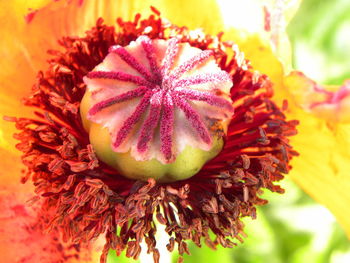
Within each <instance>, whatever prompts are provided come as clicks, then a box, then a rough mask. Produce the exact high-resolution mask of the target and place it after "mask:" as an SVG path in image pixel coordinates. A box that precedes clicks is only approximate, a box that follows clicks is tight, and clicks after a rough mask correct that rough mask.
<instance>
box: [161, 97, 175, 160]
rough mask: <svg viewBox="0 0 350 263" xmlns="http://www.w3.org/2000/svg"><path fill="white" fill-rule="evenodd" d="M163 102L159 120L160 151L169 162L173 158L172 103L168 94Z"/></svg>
mask: <svg viewBox="0 0 350 263" xmlns="http://www.w3.org/2000/svg"><path fill="white" fill-rule="evenodd" d="M163 101H164V103H163V112H162V118H161V120H160V141H161V148H160V151H161V153H162V154H163V155H164V157H165V159H166V160H171V158H172V156H173V152H172V147H173V129H174V103H173V100H172V98H171V96H170V95H169V93H167V94H166V95H165V96H164V100H163Z"/></svg>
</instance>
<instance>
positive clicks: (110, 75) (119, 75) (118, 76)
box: [86, 71, 152, 87]
mask: <svg viewBox="0 0 350 263" xmlns="http://www.w3.org/2000/svg"><path fill="white" fill-rule="evenodd" d="M86 76H87V77H88V78H90V79H94V78H97V79H115V80H120V81H126V82H132V83H135V84H137V85H140V86H147V87H150V86H152V83H150V82H149V81H147V80H145V79H144V78H142V77H139V76H134V75H130V74H128V73H125V72H112V71H92V72H89V73H88V74H87V75H86Z"/></svg>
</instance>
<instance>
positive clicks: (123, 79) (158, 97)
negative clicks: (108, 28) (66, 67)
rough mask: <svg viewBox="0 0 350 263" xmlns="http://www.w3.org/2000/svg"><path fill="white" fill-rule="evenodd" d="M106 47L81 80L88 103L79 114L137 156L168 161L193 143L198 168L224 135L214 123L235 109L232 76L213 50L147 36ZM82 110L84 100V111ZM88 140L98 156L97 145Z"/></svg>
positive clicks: (221, 122)
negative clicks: (97, 62)
mask: <svg viewBox="0 0 350 263" xmlns="http://www.w3.org/2000/svg"><path fill="white" fill-rule="evenodd" d="M109 51H110V53H109V54H108V55H107V57H106V58H105V60H104V61H103V62H102V63H101V64H100V65H98V66H97V67H96V68H95V69H94V70H93V71H92V72H90V73H88V74H87V76H86V77H85V78H84V81H85V83H86V85H87V94H88V95H86V96H89V101H90V102H89V103H88V104H89V105H88V106H87V108H88V110H87V113H82V118H83V120H84V122H85V123H87V122H88V123H90V122H92V123H95V124H99V128H98V129H101V128H107V130H108V133H109V136H110V137H111V143H110V144H111V148H112V150H113V152H115V153H126V152H130V156H131V157H132V158H134V159H135V160H136V161H139V162H143V161H151V160H153V159H155V160H157V161H158V162H160V163H161V164H163V165H166V164H171V163H174V162H176V160H177V158H178V156H179V155H180V154H181V153H183V152H184V151H185V150H186V148H188V147H190V148H192V149H195V151H196V152H197V153H196V154H197V155H198V154H199V155H200V156H201V157H200V158H199V159H201V161H200V162H201V164H200V165H197V164H196V165H195V166H198V167H199V168H200V167H201V166H202V165H203V164H204V163H205V162H206V161H207V160H208V158H209V159H211V158H212V157H213V156H212V154H209V156H208V152H209V153H210V152H211V150H213V149H215V155H216V154H217V153H218V149H217V148H218V147H216V146H217V145H216V144H217V143H218V142H219V143H220V144H221V145H222V141H221V139H222V138H221V137H222V132H221V135H220V136H218V128H217V127H221V129H222V127H223V126H225V127H227V124H228V123H229V120H230V119H231V117H232V114H233V106H232V101H231V99H230V96H229V92H230V88H231V87H232V81H231V78H230V76H229V74H228V73H226V72H225V71H223V70H221V69H220V68H219V67H218V65H217V64H216V63H215V60H214V59H213V57H212V55H213V54H212V51H209V50H205V51H202V50H200V49H198V48H194V47H191V46H190V45H189V44H188V43H180V41H179V39H178V38H172V39H170V40H160V39H156V40H151V39H149V38H148V37H146V36H140V37H139V38H138V39H137V40H136V41H133V42H131V43H130V44H129V45H128V46H127V47H121V46H112V47H111V48H110V50H109ZM83 101H84V99H83ZM84 107H86V103H84V102H83V103H82V110H81V112H85V110H84ZM90 124H91V123H90ZM90 124H89V125H88V126H91V125H90ZM218 124H219V125H218ZM93 127H96V126H93ZM214 127H216V128H214ZM87 129H88V130H89V129H90V127H88V128H87ZM93 129H95V128H93ZM225 129H226V128H225ZM93 133H94V132H93ZM95 135H97V136H101V134H96V133H95ZM90 140H91V130H90ZM91 141H92V145H93V146H95V147H94V148H95V149H97V154H98V155H99V151H98V149H99V148H100V145H94V141H95V140H94V139H93V138H92V140H91ZM100 143H103V144H105V143H106V142H100V141H99V142H97V144H100ZM107 144H108V143H107ZM198 150H199V151H198ZM103 152H105V150H103ZM187 152H188V150H187ZM189 153H194V151H191V150H190V151H189ZM100 155H102V158H101V159H102V160H104V159H108V158H107V157H106V158H104V156H103V155H104V154H100ZM108 155H110V152H109V153H108ZM202 155H204V156H206V157H205V158H204V157H203V158H202ZM215 155H214V156H215ZM99 157H100V156H99ZM118 158H119V162H120V156H119V157H118ZM124 161H125V160H124ZM117 162H118V161H117ZM107 163H109V164H110V162H109V161H107ZM113 163H114V161H113ZM112 165H113V164H112ZM117 166H118V167H119V170H120V164H119V165H117ZM141 170H142V169H141ZM194 170H197V169H194ZM144 172H145V171H143V170H142V173H144ZM192 175H193V174H192ZM146 177H147V176H146ZM151 177H153V176H151Z"/></svg>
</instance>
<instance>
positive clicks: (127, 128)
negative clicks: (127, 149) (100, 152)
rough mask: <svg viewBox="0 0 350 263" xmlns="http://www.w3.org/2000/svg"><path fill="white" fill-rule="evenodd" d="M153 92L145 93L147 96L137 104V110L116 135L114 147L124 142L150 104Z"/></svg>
mask: <svg viewBox="0 0 350 263" xmlns="http://www.w3.org/2000/svg"><path fill="white" fill-rule="evenodd" d="M153 93H154V92H153V91H148V92H147V93H146V94H145V96H144V97H143V98H142V99H141V101H140V103H139V104H138V105H137V107H136V109H135V111H134V112H133V113H132V114H131V116H130V117H129V118H127V119H126V121H125V122H124V123H123V125H122V127H121V128H120V130H119V131H118V134H117V135H116V138H115V140H114V142H113V147H114V148H118V147H119V146H120V145H121V144H122V143H123V141H124V140H125V138H126V137H127V136H128V134H129V133H130V132H131V130H132V128H133V127H134V125H135V124H136V123H137V122H138V121H139V120H140V118H141V116H142V114H143V113H144V112H145V110H146V109H147V106H148V104H149V100H150V98H151V96H152V95H153Z"/></svg>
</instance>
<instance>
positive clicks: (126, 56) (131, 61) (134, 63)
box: [109, 46, 153, 79]
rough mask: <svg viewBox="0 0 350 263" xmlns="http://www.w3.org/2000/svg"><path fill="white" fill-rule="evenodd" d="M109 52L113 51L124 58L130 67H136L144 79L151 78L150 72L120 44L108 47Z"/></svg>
mask: <svg viewBox="0 0 350 263" xmlns="http://www.w3.org/2000/svg"><path fill="white" fill-rule="evenodd" d="M109 52H113V53H115V54H117V55H119V57H120V58H121V59H122V60H124V61H125V62H126V63H127V64H128V65H129V66H130V67H132V68H134V69H136V70H137V71H138V72H139V73H140V74H141V75H143V76H144V77H145V78H146V79H153V76H152V74H151V73H150V72H149V71H148V69H147V68H146V67H144V66H143V65H142V64H141V63H140V62H138V61H137V59H136V58H135V57H134V56H133V55H131V54H130V53H129V52H128V51H127V50H126V49H125V48H123V47H121V46H112V47H110V48H109Z"/></svg>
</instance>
